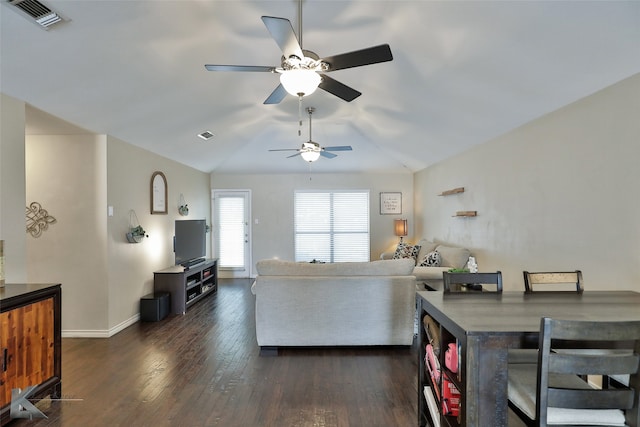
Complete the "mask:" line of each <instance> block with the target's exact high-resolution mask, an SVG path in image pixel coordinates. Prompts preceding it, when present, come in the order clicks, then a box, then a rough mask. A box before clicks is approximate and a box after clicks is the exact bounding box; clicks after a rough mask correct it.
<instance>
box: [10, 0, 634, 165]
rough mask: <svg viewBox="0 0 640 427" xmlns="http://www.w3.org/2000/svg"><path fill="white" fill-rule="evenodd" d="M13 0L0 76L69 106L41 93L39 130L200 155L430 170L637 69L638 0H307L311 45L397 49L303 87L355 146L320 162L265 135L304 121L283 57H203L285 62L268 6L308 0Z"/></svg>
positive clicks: (295, 139) (288, 10) (281, 11)
mask: <svg viewBox="0 0 640 427" xmlns="http://www.w3.org/2000/svg"><path fill="white" fill-rule="evenodd" d="M0 2H1V3H2V4H1V5H0V14H1V16H0V24H1V25H0V36H1V42H0V43H1V44H0V48H1V50H0V90H1V91H2V92H3V93H5V94H7V95H10V96H13V97H15V98H18V99H21V100H24V101H26V102H27V103H28V104H30V105H31V106H33V107H35V108H36V109H39V110H42V111H46V112H47V113H49V114H51V115H53V116H55V117H58V118H61V119H63V120H65V121H67V122H69V123H72V124H73V125H69V126H62V127H60V124H58V128H57V129H50V128H48V125H47V124H46V123H47V120H44V119H46V118H47V116H48V114H43V113H42V112H39V111H37V110H34V109H29V110H28V116H27V117H28V129H27V133H52V132H53V133H75V132H78V131H79V130H78V129H77V127H79V128H84V129H86V130H89V131H91V132H96V133H100V134H109V135H112V136H114V137H117V138H119V139H121V140H124V141H126V142H128V143H131V144H134V145H137V146H140V147H142V148H145V149H147V150H150V151H152V152H155V153H157V154H160V155H162V156H165V157H168V158H171V159H174V160H176V161H178V162H181V163H184V164H186V165H189V166H192V167H194V168H196V169H199V170H202V171H205V172H210V171H216V172H240V173H246V172H255V173H270V172H274V173H288V172H307V171H309V170H311V171H314V172H318V173H322V172H365V171H376V172H401V171H407V172H408V171H417V170H420V169H422V168H424V167H426V166H428V165H430V164H433V163H435V162H437V161H439V160H442V159H444V158H446V157H448V156H451V155H453V154H455V153H458V152H460V151H463V150H465V149H467V148H469V147H471V146H473V145H475V144H479V143H483V142H485V141H487V140H489V139H491V138H494V137H496V136H498V135H501V134H503V133H505V132H508V131H509V130H511V129H513V128H515V127H517V126H519V125H522V124H523V123H526V122H528V121H531V120H533V119H535V118H537V117H540V116H542V115H544V114H546V113H548V112H550V111H553V110H556V109H558V108H560V107H562V106H564V105H567V104H569V103H571V102H573V101H576V100H577V99H580V98H582V97H584V96H587V95H590V94H592V93H594V92H595V91H598V90H600V89H602V88H604V87H606V86H609V85H611V84H613V83H615V82H617V81H620V80H622V79H624V78H626V77H629V76H631V75H633V74H636V73H638V72H640V2H638V1H468V2H467V1H418V0H414V1H395V0H393V1H382V0H376V1H374V0H369V1H364V0H361V1H353V0H352V1H336V0H332V1H326V0H324V1H322V0H307V1H304V2H303V31H302V33H303V34H302V35H303V40H302V42H303V48H305V49H308V50H312V51H314V52H316V53H317V54H318V55H319V56H320V57H324V56H329V55H334V54H339V53H345V52H350V51H353V50H359V49H362V48H366V47H370V46H375V45H378V44H382V43H388V44H389V45H390V46H391V51H392V53H393V56H394V59H393V61H391V62H385V63H381V64H375V65H369V66H364V67H358V68H352V69H346V70H340V71H335V72H333V73H330V76H331V77H332V78H334V79H336V80H338V81H340V82H342V83H344V84H346V85H348V86H351V87H353V88H354V89H357V90H359V91H361V92H362V93H363V94H362V96H360V97H359V98H357V99H355V100H354V101H352V102H350V103H348V102H345V101H343V100H341V99H339V98H337V97H335V96H333V95H331V94H329V93H327V92H324V91H322V90H318V91H317V92H316V93H314V94H312V95H310V96H309V97H306V98H304V100H303V104H302V105H303V108H306V107H308V106H313V107H315V108H316V113H315V114H314V116H313V140H314V141H317V142H319V143H320V144H321V145H323V146H332V145H351V146H352V147H353V150H354V151H352V152H341V153H338V154H339V155H338V157H336V158H334V159H325V158H320V159H319V160H318V161H317V162H315V163H313V164H311V165H309V164H307V163H305V162H304V161H303V160H302V159H300V157H296V158H286V156H287V155H289V153H286V152H285V153H282V152H269V151H268V150H269V149H274V148H298V147H299V146H300V145H301V143H302V142H304V141H306V140H308V138H309V135H308V122H307V121H306V120H307V115H306V114H305V113H304V111H303V119H304V120H305V122H304V124H303V126H302V136H298V101H297V99H296V98H295V97H292V96H288V97H287V98H286V99H285V100H284V101H283V102H281V103H280V104H279V105H263V104H262V102H263V101H264V100H265V99H266V98H267V96H268V95H269V94H270V93H271V92H272V91H273V89H275V87H276V86H277V85H278V77H277V75H274V74H270V73H241V72H233V73H232V72H228V73H225V72H209V71H206V70H205V68H204V64H234V65H268V66H279V65H280V56H281V52H280V50H279V48H278V46H277V45H276V43H275V42H274V41H273V39H272V38H271V36H270V35H269V32H268V31H267V29H266V27H265V26H264V24H263V23H262V21H261V19H260V17H261V16H262V15H269V16H278V17H284V18H288V19H290V20H291V22H292V25H293V28H294V29H296V31H297V28H298V22H297V15H298V14H297V1H294V0H281V1H238V0H236V1H211V0H179V1H178V0H175V1H168V0H129V1H119V0H91V1H90V0H56V1H52V0H42V2H43V3H45V4H47V5H48V6H50V7H52V8H54V9H55V10H57V11H58V12H59V13H60V14H62V15H63V16H65V17H66V18H68V19H69V20H68V21H67V22H64V23H62V24H58V25H57V26H55V27H52V28H51V29H50V30H49V31H45V30H43V29H41V28H39V27H38V26H37V25H36V24H35V23H32V22H29V21H28V20H27V19H26V18H24V17H23V16H22V15H20V14H19V13H17V12H15V11H14V9H13V7H12V6H9V5H8V4H7V0H0ZM205 130H210V131H211V132H213V133H214V134H215V135H216V136H215V138H213V139H211V140H209V141H203V140H201V139H200V138H198V137H197V134H198V133H200V132H202V131H205ZM80 131H81V130H80Z"/></svg>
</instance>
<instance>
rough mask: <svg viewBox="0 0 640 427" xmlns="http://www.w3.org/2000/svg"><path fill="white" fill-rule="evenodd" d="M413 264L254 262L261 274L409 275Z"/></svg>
mask: <svg viewBox="0 0 640 427" xmlns="http://www.w3.org/2000/svg"><path fill="white" fill-rule="evenodd" d="M414 266H415V263H414V261H413V260H412V259H396V260H380V261H371V262H334V263H326V264H313V263H309V262H294V261H283V260H279V259H265V260H260V261H258V262H257V263H256V271H257V272H258V275H261V276H410V275H412V274H413V268H414Z"/></svg>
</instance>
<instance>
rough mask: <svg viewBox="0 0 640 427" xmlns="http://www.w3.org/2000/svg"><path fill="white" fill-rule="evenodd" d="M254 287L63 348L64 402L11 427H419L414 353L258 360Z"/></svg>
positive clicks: (304, 353) (240, 283)
mask: <svg viewBox="0 0 640 427" xmlns="http://www.w3.org/2000/svg"><path fill="white" fill-rule="evenodd" d="M250 284H251V281H250V280H221V281H220V285H219V289H218V292H217V293H215V294H213V295H211V296H209V297H207V298H205V299H204V300H202V301H200V302H198V303H197V304H195V305H194V307H192V308H191V309H190V310H189V311H188V312H187V314H186V315H184V316H171V317H169V318H167V319H165V320H163V321H160V322H151V323H138V324H135V325H133V326H131V327H129V328H127V329H126V330H124V331H122V332H120V333H119V334H117V335H115V336H113V337H111V338H109V339H86V338H65V339H63V343H62V394H63V396H62V397H63V399H62V400H60V401H55V400H54V401H52V400H50V399H44V400H42V401H40V402H38V404H37V407H38V408H39V409H40V410H41V411H43V412H44V413H45V415H47V417H48V419H41V420H32V421H29V420H14V421H13V422H12V424H11V425H12V426H29V427H31V426H34V427H35V426H124V425H126V426H132V427H133V426H136V427H137V426H154V427H155V426H223V427H235V426H242V427H252V426H277V427H290V426H291V427H293V426H296V427H297V426H300V427H306V426H314V427H331V426H344V427H354V426H355V427H364V426H367V427H372V426H380V427H392V426H402V427H404V426H415V425H416V424H417V414H416V411H417V390H416V387H417V351H416V346H415V345H414V346H412V347H409V348H408V347H384V348H314V349H304V348H300V349H285V350H281V351H280V355H279V356H278V357H260V356H259V348H258V346H257V343H256V339H255V324H254V297H253V295H252V294H251V292H250ZM63 315H64V313H63ZM372 327H375V325H372Z"/></svg>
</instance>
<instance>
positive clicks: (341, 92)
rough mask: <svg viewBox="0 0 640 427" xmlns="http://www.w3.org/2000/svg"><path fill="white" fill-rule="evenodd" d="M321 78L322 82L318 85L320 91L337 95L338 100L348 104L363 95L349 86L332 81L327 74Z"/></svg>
mask: <svg viewBox="0 0 640 427" xmlns="http://www.w3.org/2000/svg"><path fill="white" fill-rule="evenodd" d="M321 77H322V81H321V82H320V84H319V85H318V87H319V88H320V89H322V90H326V91H327V92H329V93H330V94H332V95H335V96H337V97H338V98H342V99H344V100H345V101H347V102H351V101H353V100H354V99H356V98H357V97H359V96H360V95H362V93H360V92H358V91H357V90H355V89H352V88H350V87H349V86H347V85H345V84H343V83H340V82H339V81H337V80H334V79H332V78H331V77H329V76H327V75H326V74H321Z"/></svg>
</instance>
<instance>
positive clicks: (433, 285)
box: [380, 239, 471, 291]
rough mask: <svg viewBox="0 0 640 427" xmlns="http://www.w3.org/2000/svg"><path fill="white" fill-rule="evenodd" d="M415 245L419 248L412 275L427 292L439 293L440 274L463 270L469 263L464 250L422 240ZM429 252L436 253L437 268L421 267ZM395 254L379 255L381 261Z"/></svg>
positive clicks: (469, 253)
mask: <svg viewBox="0 0 640 427" xmlns="http://www.w3.org/2000/svg"><path fill="white" fill-rule="evenodd" d="M415 245H418V246H420V251H419V252H418V254H417V256H416V258H415V259H414V258H410V259H412V260H414V263H415V265H414V269H413V275H414V276H415V277H416V281H417V282H418V284H419V285H422V284H424V285H425V286H427V289H429V290H435V291H441V290H442V287H443V284H442V272H443V271H449V270H450V269H452V268H465V267H466V265H467V262H468V261H469V256H471V252H470V251H469V250H468V249H465V248H458V247H454V246H449V245H444V244H442V243H437V242H430V241H428V240H425V239H422V240H420V241H419V242H418V243H416V244H415ZM431 252H438V254H439V258H440V265H439V266H430V267H421V266H420V263H421V262H422V260H423V259H424V258H425V257H426V256H427V255H428V254H429V253H431ZM394 254H395V252H384V253H383V254H381V255H380V258H381V259H385V260H386V259H393V257H394Z"/></svg>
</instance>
